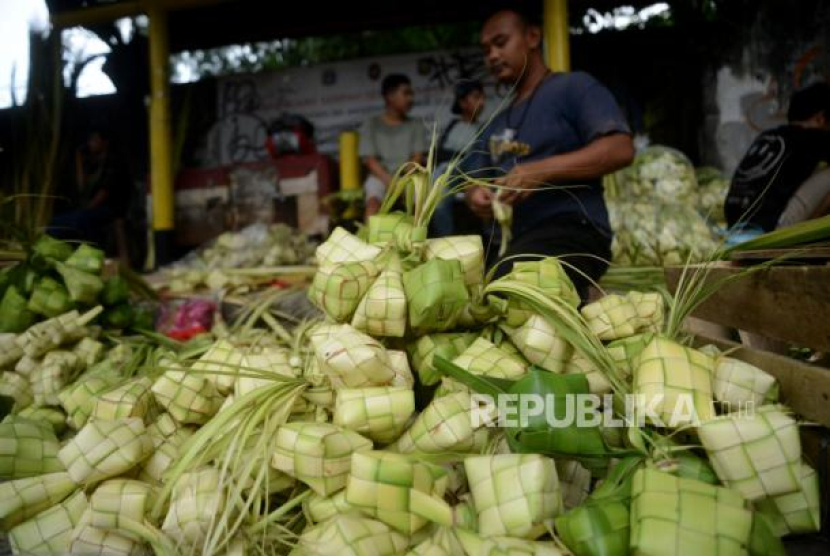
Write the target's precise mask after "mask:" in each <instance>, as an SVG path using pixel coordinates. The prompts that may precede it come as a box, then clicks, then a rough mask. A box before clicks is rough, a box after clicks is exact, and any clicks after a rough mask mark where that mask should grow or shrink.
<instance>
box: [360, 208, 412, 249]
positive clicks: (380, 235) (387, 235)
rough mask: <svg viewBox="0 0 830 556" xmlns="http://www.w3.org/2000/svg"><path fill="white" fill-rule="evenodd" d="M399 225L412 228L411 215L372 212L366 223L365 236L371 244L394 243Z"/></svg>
mask: <svg viewBox="0 0 830 556" xmlns="http://www.w3.org/2000/svg"><path fill="white" fill-rule="evenodd" d="M401 227H408V228H410V229H411V228H412V217H411V216H409V215H408V214H404V213H402V212H389V213H386V214H373V215H372V216H370V217H369V220H368V222H367V223H366V229H367V232H368V233H367V234H366V237H367V239H368V241H369V243H371V244H372V245H381V246H382V245H386V244H388V243H390V242H391V243H394V241H395V235H396V234H397V233H399V232H398V230H399V229H400V228H401Z"/></svg>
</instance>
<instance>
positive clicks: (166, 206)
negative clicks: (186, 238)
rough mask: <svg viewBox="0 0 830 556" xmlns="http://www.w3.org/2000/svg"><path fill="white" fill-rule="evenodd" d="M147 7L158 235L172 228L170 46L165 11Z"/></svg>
mask: <svg viewBox="0 0 830 556" xmlns="http://www.w3.org/2000/svg"><path fill="white" fill-rule="evenodd" d="M147 8H148V9H147V15H148V16H149V19H150V28H149V35H150V41H149V42H150V193H151V195H152V199H153V230H155V231H157V232H158V231H169V230H172V229H173V227H174V215H173V160H172V152H173V145H172V133H171V125H170V73H169V72H170V45H169V41H168V36H167V11H166V10H165V9H164V8H162V7H160V6H157V5H155V4H152V3H151V4H148V5H147Z"/></svg>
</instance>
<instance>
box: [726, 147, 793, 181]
mask: <svg viewBox="0 0 830 556" xmlns="http://www.w3.org/2000/svg"><path fill="white" fill-rule="evenodd" d="M786 153H787V144H786V142H785V141H784V138H783V137H781V136H780V135H766V136H761V137H759V138H758V140H757V141H755V143H753V144H752V146H751V147H750V149H749V151H748V152H747V153H746V156H745V157H744V159H743V160H742V161H741V164H740V166H739V167H738V169H737V171H736V172H735V180H736V181H741V182H747V181H754V180H757V179H759V178H762V177H764V176H770V175H771V174H772V173H773V172H774V171H775V169H776V168H777V167H778V165H779V164H781V160H782V159H783V158H784V155H785V154H786Z"/></svg>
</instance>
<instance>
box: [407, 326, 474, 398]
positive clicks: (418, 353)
mask: <svg viewBox="0 0 830 556" xmlns="http://www.w3.org/2000/svg"><path fill="white" fill-rule="evenodd" d="M477 337H478V335H477V334H472V333H453V332H446V333H439V334H429V335H426V336H421V337H420V338H418V340H417V341H415V342H414V343H411V344H409V347H408V348H407V351H408V352H409V357H410V359H411V360H412V366H413V367H414V369H415V372H417V373H418V378H420V379H421V383H422V384H424V385H426V386H431V385H433V384H437V383H438V382H440V380H441V373H439V372H438V371H437V370H436V369H435V365H434V363H433V361H434V358H435V356H436V355H439V356H441V357H443V358H444V359H448V360H452V359H454V358H455V357H457V356H458V355H459V354H461V352H463V351H464V350H465V349H467V348H468V347H470V345H472V343H473V342H474V341H475V340H476V338H477Z"/></svg>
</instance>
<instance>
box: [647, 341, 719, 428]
mask: <svg viewBox="0 0 830 556" xmlns="http://www.w3.org/2000/svg"><path fill="white" fill-rule="evenodd" d="M713 364H714V362H713V361H712V358H711V357H709V356H708V355H706V354H705V353H702V352H700V351H697V350H694V349H691V348H687V347H684V346H681V345H680V344H678V343H675V342H673V341H671V340H667V339H665V338H660V337H657V338H654V339H653V340H652V341H651V343H649V344H648V345H647V346H646V347H645V348H644V349H643V351H642V352H641V353H640V356H639V358H638V360H637V364H636V367H635V370H634V393H635V394H636V407H637V409H638V410H639V411H643V412H644V413H645V416H646V420H647V422H653V421H655V419H654V416H653V415H651V414H650V412H651V411H648V412H647V410H653V413H654V414H655V415H656V417H657V420H658V421H659V422H656V423H655V422H653V423H652V424H655V425H662V426H666V427H680V426H685V425H696V424H698V423H699V422H701V421H706V420H708V419H711V418H712V417H714V416H715V412H714V401H713V399H712V369H713Z"/></svg>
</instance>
